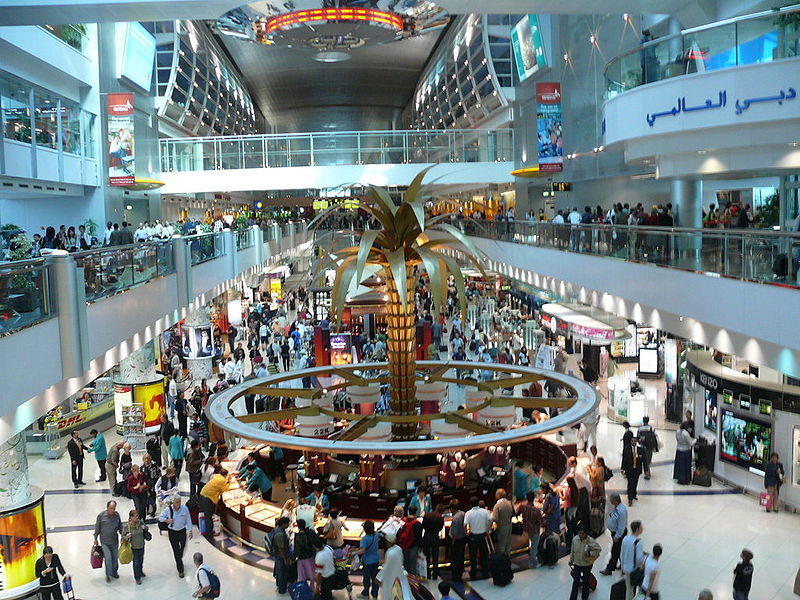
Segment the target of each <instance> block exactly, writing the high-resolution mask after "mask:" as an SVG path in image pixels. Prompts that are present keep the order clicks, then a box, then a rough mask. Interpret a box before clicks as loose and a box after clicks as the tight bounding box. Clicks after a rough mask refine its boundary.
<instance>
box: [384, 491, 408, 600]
mask: <svg viewBox="0 0 800 600" xmlns="http://www.w3.org/2000/svg"><path fill="white" fill-rule="evenodd" d="M402 512H403V509H402V507H401V508H400V513H401V514H402ZM390 518H391V517H390ZM401 522H402V518H401ZM382 529H383V528H382ZM383 539H384V541H385V542H386V543H387V544H389V547H388V548H387V549H386V552H384V554H383V569H382V570H381V572H380V573H378V581H380V582H381V583H384V581H383V578H384V576H385V575H386V574H387V573H389V578H391V577H392V576H393V575H394V576H396V575H398V574H402V573H403V549H402V548H401V547H400V546H398V545H397V544H396V543H395V541H396V536H395V534H394V533H384V534H383ZM385 583H386V585H381V588H380V599H381V600H393V598H396V596H395V594H394V586H393V585H392V584H391V581H386V582H385Z"/></svg>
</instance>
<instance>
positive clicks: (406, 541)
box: [397, 520, 416, 550]
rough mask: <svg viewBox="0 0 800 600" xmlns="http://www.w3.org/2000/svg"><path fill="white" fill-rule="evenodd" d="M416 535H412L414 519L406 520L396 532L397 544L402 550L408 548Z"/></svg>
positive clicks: (412, 543)
mask: <svg viewBox="0 0 800 600" xmlns="http://www.w3.org/2000/svg"><path fill="white" fill-rule="evenodd" d="M415 541H416V536H415V535H414V521H413V520H408V521H405V522H404V523H403V526H402V527H400V530H399V531H398V532H397V545H398V546H400V547H401V548H402V549H403V550H408V549H409V548H411V546H413V545H414V542H415Z"/></svg>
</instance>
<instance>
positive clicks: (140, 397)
mask: <svg viewBox="0 0 800 600" xmlns="http://www.w3.org/2000/svg"><path fill="white" fill-rule="evenodd" d="M133 401H134V402H136V403H137V404H141V405H142V406H144V428H145V432H147V430H148V429H150V428H153V427H158V426H159V425H160V424H161V415H163V414H164V412H165V410H164V381H163V380H161V381H156V382H155V383H145V384H141V385H135V386H134V388H133Z"/></svg>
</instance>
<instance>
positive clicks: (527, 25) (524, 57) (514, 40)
mask: <svg viewBox="0 0 800 600" xmlns="http://www.w3.org/2000/svg"><path fill="white" fill-rule="evenodd" d="M511 47H512V48H513V50H514V63H515V64H516V66H517V76H518V77H519V80H520V82H522V81H525V80H526V79H527V78H528V77H530V76H531V75H533V74H534V73H536V72H537V71H538V70H539V69H543V68H544V67H546V66H547V61H546V60H545V55H544V44H542V33H541V30H540V29H539V19H538V17H537V16H536V15H526V16H524V17H523V18H522V19H521V20H520V21H519V22H518V23H517V24H516V25H515V26H514V29H512V30H511Z"/></svg>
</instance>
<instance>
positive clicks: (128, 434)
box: [122, 402, 146, 450]
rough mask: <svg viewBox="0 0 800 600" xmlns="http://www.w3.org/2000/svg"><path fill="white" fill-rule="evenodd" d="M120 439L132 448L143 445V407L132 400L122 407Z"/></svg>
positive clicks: (136, 448) (139, 448)
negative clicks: (131, 402)
mask: <svg viewBox="0 0 800 600" xmlns="http://www.w3.org/2000/svg"><path fill="white" fill-rule="evenodd" d="M122 439H123V440H125V441H126V442H128V443H129V444H130V445H131V448H132V449H133V450H142V449H144V447H145V442H146V440H145V433H144V407H143V406H142V405H141V404H138V403H136V402H134V403H133V404H130V405H128V406H124V407H123V408H122Z"/></svg>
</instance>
